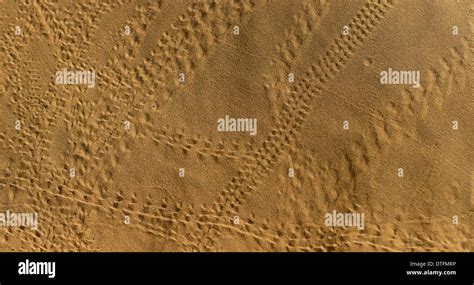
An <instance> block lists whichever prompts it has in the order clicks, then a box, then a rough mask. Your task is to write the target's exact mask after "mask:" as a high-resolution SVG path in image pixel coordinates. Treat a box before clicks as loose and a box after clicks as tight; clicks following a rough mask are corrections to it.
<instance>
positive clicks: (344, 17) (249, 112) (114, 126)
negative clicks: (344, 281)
mask: <svg viewBox="0 0 474 285" xmlns="http://www.w3.org/2000/svg"><path fill="white" fill-rule="evenodd" d="M453 26H456V28H455V27H453ZM473 29H474V2H473V1H472V0H452V1H449V0H445V1H442V0H437V1H429V0H398V1H396V0H386V1H382V0H381V1H376V0H368V1H367V0H365V1H364V0H351V1H349V0H331V1H329V0H326V1H325V0H298V1H296V0H295V1H290V0H261V1H260V0H242V1H238V0H234V1H231V0H222V1H211V0H209V1H174V0H173V1H172V0H162V1H160V0H156V1H140V0H138V1H125V0H113V1H112V0H109V1H105V0H104V1H98V0H97V1H89V0H87V1H86V0H84V1H72V0H71V1H66V0H64V1H63V0H61V1H52V0H44V1H39V0H37V1H34V0H32V1H16V0H3V1H1V0H0V37H1V40H0V63H1V69H0V212H2V213H3V212H6V211H7V210H8V211H10V212H16V213H37V214H38V217H39V218H38V229H37V230H34V229H32V228H31V227H29V226H25V225H23V226H12V225H10V226H7V225H4V226H2V227H0V251H7V252H9V251H61V252H62V251H472V250H473V237H472V228H473V226H474V222H473V221H474V220H473V215H474V148H473V146H474V128H473V120H474V111H473V107H474V95H473V83H472V81H471V80H470V78H471V77H472V76H473V51H474V45H473V39H472V31H473ZM346 30H347V33H346ZM455 30H456V31H455ZM389 68H390V69H392V70H398V71H403V70H406V71H419V74H421V77H420V78H421V79H420V84H419V87H418V88H415V87H414V86H412V85H413V84H382V81H381V72H382V71H387V70H389ZM64 69H67V70H69V71H91V72H92V71H93V72H94V73H95V82H94V86H87V84H84V83H82V84H81V83H80V82H79V83H78V82H75V83H71V82H69V83H67V82H66V83H58V82H57V81H56V79H57V75H56V74H57V72H58V71H62V70H64ZM392 83H393V82H392ZM226 116H228V117H229V118H249V119H256V123H257V129H256V130H255V131H256V133H255V135H252V134H251V131H250V130H248V129H245V130H242V131H239V132H238V131H232V130H229V129H226V131H219V128H218V120H219V119H222V118H225V117H226ZM247 122H249V121H247ZM455 125H456V126H455ZM247 127H248V125H247ZM400 170H401V171H400ZM290 172H291V173H290ZM333 211H336V212H337V213H360V214H364V217H365V218H364V227H363V229H359V228H357V227H354V226H351V225H344V226H337V225H327V224H326V217H327V214H328V213H329V214H330V213H333Z"/></svg>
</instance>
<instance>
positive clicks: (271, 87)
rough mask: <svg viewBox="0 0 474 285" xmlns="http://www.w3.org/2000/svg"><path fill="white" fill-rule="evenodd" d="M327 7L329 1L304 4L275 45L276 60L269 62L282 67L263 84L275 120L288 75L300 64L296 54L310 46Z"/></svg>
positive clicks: (287, 86)
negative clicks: (282, 40) (276, 45)
mask: <svg viewBox="0 0 474 285" xmlns="http://www.w3.org/2000/svg"><path fill="white" fill-rule="evenodd" d="M328 7H329V2H326V1H323V0H322V1H316V3H315V4H311V3H309V4H307V5H305V6H304V7H303V9H302V10H300V12H299V13H298V14H297V15H296V16H295V23H294V25H293V26H291V28H290V29H288V31H287V32H285V34H286V35H287V40H286V41H285V42H284V43H282V44H280V45H278V47H277V54H278V60H277V59H273V60H272V62H271V64H272V65H274V66H277V65H283V67H281V68H278V71H277V72H278V73H277V75H276V78H274V79H272V80H269V79H267V82H266V83H265V85H264V86H265V92H266V96H267V97H268V98H269V100H270V102H271V104H272V112H273V119H274V120H277V118H278V116H279V113H280V111H281V109H282V105H283V103H284V99H285V97H284V95H285V93H287V92H289V91H290V88H289V85H288V76H289V74H290V73H291V72H292V71H293V70H294V69H295V68H297V66H298V64H300V60H299V59H298V58H297V54H298V53H299V52H301V50H306V49H308V48H311V47H310V46H307V43H308V41H309V40H310V39H311V37H312V33H314V31H315V30H316V29H317V28H318V25H319V23H320V21H321V18H322V17H323V16H324V15H325V12H326V11H327V10H328ZM266 77H269V76H266Z"/></svg>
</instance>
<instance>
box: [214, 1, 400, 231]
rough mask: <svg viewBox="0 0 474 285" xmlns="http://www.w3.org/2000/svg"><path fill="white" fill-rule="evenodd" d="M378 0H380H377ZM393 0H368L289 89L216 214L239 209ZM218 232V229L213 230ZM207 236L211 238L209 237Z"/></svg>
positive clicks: (216, 205) (219, 202)
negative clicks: (274, 119) (346, 31)
mask: <svg viewBox="0 0 474 285" xmlns="http://www.w3.org/2000/svg"><path fill="white" fill-rule="evenodd" d="M379 2H380V3H379ZM393 3H394V1H368V2H367V3H366V4H365V5H364V6H363V7H362V8H361V9H360V10H359V12H358V13H357V14H356V16H355V17H354V18H353V19H352V20H351V22H350V23H349V25H348V26H349V28H350V30H351V33H350V35H347V36H346V35H341V36H340V37H339V38H337V39H335V40H334V41H333V44H332V45H331V46H330V48H329V49H328V50H327V51H326V52H325V53H324V55H323V56H321V57H320V59H319V61H318V63H317V64H316V65H313V66H312V67H311V68H310V69H309V71H308V72H307V73H306V74H305V75H304V76H303V77H302V79H301V81H300V82H299V83H298V84H296V86H295V87H294V89H293V90H292V91H290V92H289V94H288V96H289V97H288V99H287V100H286V102H285V104H284V106H283V110H282V112H281V116H280V117H279V119H278V121H277V123H276V126H275V127H274V128H273V130H272V131H271V133H270V135H269V137H268V138H267V139H266V140H265V141H264V143H263V146H262V147H261V148H260V149H259V150H258V151H256V155H255V163H251V164H246V165H245V166H244V167H243V168H242V169H240V170H239V173H238V175H236V176H235V177H233V178H232V180H231V181H230V182H229V184H228V186H227V187H226V189H225V190H223V191H222V192H221V194H220V195H219V197H218V199H217V201H216V202H214V204H213V207H214V211H215V213H216V215H222V216H223V221H224V222H225V220H226V218H225V217H228V216H231V215H233V214H236V213H238V209H239V207H240V205H241V204H242V203H244V201H245V199H246V198H247V197H248V196H249V195H250V194H251V193H252V191H254V190H255V189H256V186H257V184H258V183H259V179H261V178H262V177H263V176H265V175H266V173H268V171H269V170H270V169H271V168H272V167H273V166H274V165H275V163H276V162H277V161H278V159H279V157H280V156H281V154H282V153H284V152H285V151H286V150H287V149H288V147H289V146H290V145H291V143H293V142H294V141H295V140H296V135H297V134H298V132H299V129H300V128H301V126H302V124H303V122H304V121H305V119H306V117H307V115H308V114H309V113H310V110H311V105H312V101H313V100H314V98H315V97H316V96H318V95H321V90H322V88H323V87H324V85H325V83H327V82H328V81H329V80H330V79H332V78H334V77H335V75H336V73H337V72H338V71H339V70H340V69H342V68H343V67H344V65H345V63H346V62H347V61H348V60H349V59H350V58H351V56H352V55H353V54H354V52H355V50H356V48H357V47H358V46H360V45H362V43H363V42H364V40H365V39H367V38H368V37H369V36H370V34H371V33H372V32H373V31H374V29H375V28H376V26H377V24H378V23H379V22H380V21H381V20H382V19H383V17H384V14H385V13H386V12H388V11H389V10H390V8H392V7H393ZM216 234H217V235H219V234H218V233H216ZM206 238H208V239H210V240H212V238H211V237H209V236H206Z"/></svg>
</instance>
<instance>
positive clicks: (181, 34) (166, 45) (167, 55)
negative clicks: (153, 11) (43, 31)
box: [94, 1, 251, 183]
mask: <svg viewBox="0 0 474 285" xmlns="http://www.w3.org/2000/svg"><path fill="white" fill-rule="evenodd" d="M243 3H244V4H245V3H251V2H249V1H245V2H243ZM198 4H199V5H193V8H192V9H191V10H190V11H191V13H190V15H191V16H189V17H191V18H190V19H189V20H186V18H185V17H181V20H180V22H185V23H186V22H189V23H191V22H193V21H195V20H193V19H194V18H193V17H195V16H196V15H201V14H202V13H204V12H206V13H207V11H208V7H207V6H206V5H211V7H214V8H213V9H214V10H216V15H215V16H214V18H212V17H211V15H208V16H207V17H206V18H205V20H206V21H207V22H208V23H207V22H203V25H208V26H209V27H212V26H214V25H215V26H220V25H225V26H227V27H228V26H229V23H228V22H229V21H239V20H240V17H243V16H245V15H246V13H248V12H249V11H251V10H250V8H251V6H248V5H250V4H246V5H240V4H239V5H238V6H237V7H234V8H233V9H232V7H227V9H225V8H224V7H220V6H219V5H218V4H216V5H212V4H207V3H198ZM203 7H204V8H203ZM198 8H199V9H204V11H198V10H197V9H198ZM199 17H200V16H199ZM236 17H237V18H236ZM198 19H199V18H198ZM178 27H179V26H178ZM188 28H189V26H188V24H186V25H185V26H184V27H182V28H178V32H175V33H174V36H173V37H174V40H169V39H166V38H167V35H166V34H165V36H164V39H166V40H162V41H161V44H162V47H163V51H162V52H161V53H159V54H155V59H154V60H155V61H158V62H161V61H163V62H164V61H167V62H168V64H167V66H166V68H163V70H159V71H158V72H159V73H158V76H156V78H153V76H152V75H153V74H154V72H155V71H154V70H148V71H147V72H145V73H146V74H150V75H149V76H148V77H146V78H143V80H144V81H150V82H154V84H155V83H157V82H158V83H157V84H162V83H160V78H163V80H165V79H166V78H168V80H169V78H176V79H177V73H176V71H177V70H180V68H179V66H180V65H182V66H184V65H187V63H186V62H187V61H189V60H190V59H191V58H193V56H191V54H189V55H186V56H185V57H181V56H180V55H179V54H175V53H174V52H173V50H174V49H175V48H174V46H175V45H176V44H177V45H178V46H179V49H184V50H188V49H192V48H191V46H189V45H188V44H187V41H188V40H184V39H186V37H187V36H191V35H192V34H190V33H189V32H187V29H188ZM203 29H204V28H203ZM195 33H197V34H196V35H192V38H194V39H196V40H195V41H196V42H198V43H199V44H201V45H203V46H206V48H207V49H210V48H212V47H213V46H215V45H217V44H219V43H220V42H221V41H222V40H223V39H221V37H222V38H226V37H227V34H226V33H225V31H221V32H219V33H217V31H216V32H215V34H212V33H211V34H207V35H206V36H204V34H201V35H199V31H198V30H196V31H195ZM191 42H192V41H191ZM181 45H182V46H181ZM206 53H207V52H206ZM163 64H164V63H163ZM163 64H161V65H163ZM170 64H172V65H176V66H175V67H176V68H171V67H169V65H170ZM196 64H197V63H193V64H192V65H191V66H194V65H196ZM147 65H148V66H150V68H151V63H149V64H147ZM137 68H138V69H140V68H142V67H140V65H139V66H138V67H137ZM153 69H156V67H154V68H153ZM192 74H193V72H192V70H190V71H189V73H188V74H187V78H192ZM131 77H132V78H133V73H132V75H131ZM157 78H158V80H157ZM140 84H142V83H140ZM172 84H173V86H175V87H177V88H182V87H181V85H180V84H179V83H178V82H177V80H173V83H172ZM145 85H146V84H145ZM151 87H153V88H157V90H155V92H159V91H160V90H161V91H163V88H160V87H159V86H151ZM167 88H171V87H167ZM165 92H166V90H165ZM145 93H146V92H145ZM147 101H148V99H147V96H141V97H140V98H139V99H138V102H135V103H134V106H133V107H132V108H133V109H134V112H135V113H137V112H138V111H141V110H142V109H143V108H144V106H145V104H146V102H147ZM121 104H123V103H119V104H118V105H117V106H114V109H115V110H116V111H114V112H110V116H108V117H107V118H108V120H115V121H120V119H114V118H111V117H118V116H117V114H119V112H118V110H131V108H130V106H125V105H121ZM160 106H163V103H161V104H160ZM155 111H156V110H155ZM146 117H147V116H145V118H144V119H142V121H137V120H134V124H137V125H146V124H147V121H148V119H146ZM122 121H123V120H122ZM120 129H121V128H120V127H117V128H115V129H113V130H112V131H111V133H109V134H107V135H104V136H101V137H106V138H109V139H108V140H107V141H104V142H99V145H100V147H99V149H98V150H97V153H96V154H94V157H96V158H97V157H102V156H101V155H100V153H101V152H103V153H104V154H109V153H111V152H112V151H113V148H114V145H115V144H116V143H117V142H120V141H122V140H124V141H126V142H125V144H126V145H128V144H129V143H130V142H131V141H132V140H133V139H134V137H129V136H126V135H123V131H120ZM137 129H138V128H137ZM145 129H149V127H146V126H145ZM98 167H99V168H100V169H103V168H104V167H105V168H106V169H110V165H109V166H98ZM104 182H105V183H106V181H104Z"/></svg>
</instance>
